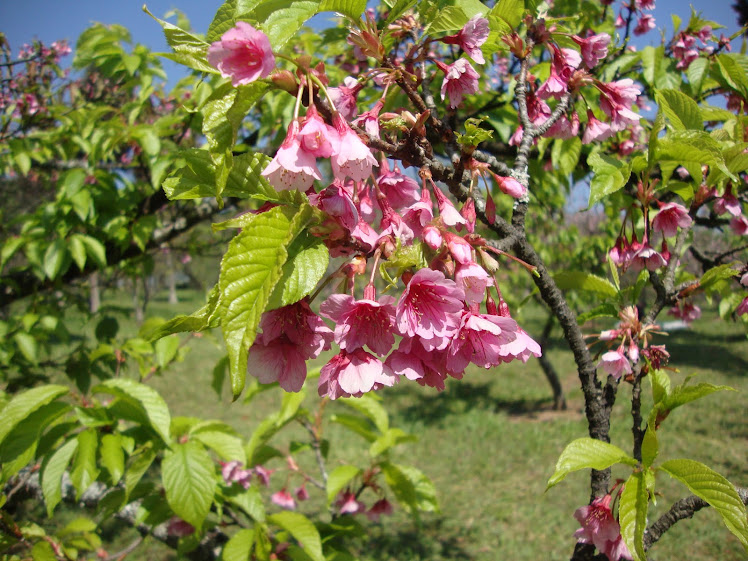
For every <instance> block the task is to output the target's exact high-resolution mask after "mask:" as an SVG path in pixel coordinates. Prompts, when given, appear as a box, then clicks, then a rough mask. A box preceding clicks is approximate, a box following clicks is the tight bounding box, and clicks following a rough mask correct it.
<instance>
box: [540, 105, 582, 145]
mask: <svg viewBox="0 0 748 561" xmlns="http://www.w3.org/2000/svg"><path fill="white" fill-rule="evenodd" d="M578 134H579V115H578V114H577V112H576V111H573V112H572V114H571V120H569V119H568V118H567V116H566V115H561V117H560V118H559V119H558V120H557V121H556V122H555V123H553V125H551V128H549V129H548V130H547V131H546V132H545V134H544V135H543V136H545V137H547V138H560V139H562V140H566V139H568V138H574V137H575V136H577V135H578Z"/></svg>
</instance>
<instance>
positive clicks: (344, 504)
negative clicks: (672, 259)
mask: <svg viewBox="0 0 748 561" xmlns="http://www.w3.org/2000/svg"><path fill="white" fill-rule="evenodd" d="M335 506H336V507H338V512H340V514H356V513H358V512H364V511H365V510H366V505H365V504H364V503H362V502H361V501H359V500H358V499H357V498H356V494H355V493H354V492H352V491H351V490H350V489H346V490H345V491H341V492H340V493H339V494H338V498H337V500H336V501H335Z"/></svg>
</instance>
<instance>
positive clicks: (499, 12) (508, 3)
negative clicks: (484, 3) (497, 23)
mask: <svg viewBox="0 0 748 561" xmlns="http://www.w3.org/2000/svg"><path fill="white" fill-rule="evenodd" d="M524 13H525V2H524V0H499V1H498V2H497V3H496V5H495V6H494V7H493V8H492V9H491V12H490V15H491V16H493V17H497V18H499V19H501V20H502V21H504V22H506V23H507V24H508V25H509V27H510V28H512V29H514V28H516V27H519V23H520V21H522V16H523V15H524Z"/></svg>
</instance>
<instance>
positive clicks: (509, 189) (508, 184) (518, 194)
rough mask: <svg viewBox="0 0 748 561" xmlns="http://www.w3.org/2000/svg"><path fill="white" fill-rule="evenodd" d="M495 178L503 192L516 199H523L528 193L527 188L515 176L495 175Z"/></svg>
mask: <svg viewBox="0 0 748 561" xmlns="http://www.w3.org/2000/svg"><path fill="white" fill-rule="evenodd" d="M494 179H495V180H496V183H497V184H498V186H499V189H501V192H502V193H505V194H507V195H509V196H511V197H514V198H515V199H521V198H522V197H524V196H525V195H526V194H527V188H526V187H525V186H524V185H522V184H521V183H520V182H519V181H517V180H516V179H514V178H513V177H502V176H501V175H494Z"/></svg>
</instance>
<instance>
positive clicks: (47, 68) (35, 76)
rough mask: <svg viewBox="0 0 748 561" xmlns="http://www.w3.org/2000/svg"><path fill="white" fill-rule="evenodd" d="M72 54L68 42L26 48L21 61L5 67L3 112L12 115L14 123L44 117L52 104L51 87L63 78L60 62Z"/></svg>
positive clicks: (0, 96) (0, 84)
mask: <svg viewBox="0 0 748 561" xmlns="http://www.w3.org/2000/svg"><path fill="white" fill-rule="evenodd" d="M2 46H4V45H3V43H2V42H0V47H2ZM70 53H71V49H70V47H69V46H68V44H67V42H66V41H55V42H53V43H52V44H51V45H50V46H46V45H44V43H42V42H40V41H35V42H34V44H33V45H24V46H23V47H22V48H21V49H20V51H19V53H18V58H17V59H16V60H14V61H9V62H8V63H7V64H5V65H4V72H3V76H2V79H0V110H4V111H10V114H11V117H12V118H13V119H20V118H22V117H33V116H34V115H38V114H41V113H44V112H45V111H46V105H47V104H48V103H49V101H50V100H49V95H50V93H49V92H50V86H51V85H52V82H53V81H54V79H55V78H56V77H58V76H60V75H61V74H62V71H61V70H60V69H59V67H58V65H59V63H60V60H61V59H62V57H64V56H67V55H69V54H70ZM18 69H20V71H19V70H18ZM7 108H12V109H7Z"/></svg>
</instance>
